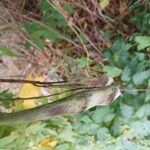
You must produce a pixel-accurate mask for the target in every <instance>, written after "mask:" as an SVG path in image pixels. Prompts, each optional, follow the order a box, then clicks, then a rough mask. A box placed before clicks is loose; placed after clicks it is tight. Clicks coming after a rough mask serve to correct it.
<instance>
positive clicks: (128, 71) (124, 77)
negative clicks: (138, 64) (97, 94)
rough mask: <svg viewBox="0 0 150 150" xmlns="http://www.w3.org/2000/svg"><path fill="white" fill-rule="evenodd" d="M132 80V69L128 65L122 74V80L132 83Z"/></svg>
mask: <svg viewBox="0 0 150 150" xmlns="http://www.w3.org/2000/svg"><path fill="white" fill-rule="evenodd" d="M130 79H131V69H130V67H129V66H128V65H126V66H125V68H124V69H123V72H122V76H121V80H122V81H130Z"/></svg>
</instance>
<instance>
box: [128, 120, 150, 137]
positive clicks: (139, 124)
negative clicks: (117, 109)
mask: <svg viewBox="0 0 150 150" xmlns="http://www.w3.org/2000/svg"><path fill="white" fill-rule="evenodd" d="M131 128H132V129H133V130H134V135H135V136H136V137H137V138H140V137H146V136H149V135H150V121H148V120H144V121H135V122H133V123H132V124H131Z"/></svg>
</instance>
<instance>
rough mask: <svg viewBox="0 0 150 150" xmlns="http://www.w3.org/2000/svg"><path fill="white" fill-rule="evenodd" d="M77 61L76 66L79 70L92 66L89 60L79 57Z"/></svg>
mask: <svg viewBox="0 0 150 150" xmlns="http://www.w3.org/2000/svg"><path fill="white" fill-rule="evenodd" d="M77 61H78V66H79V67H80V68H84V67H87V66H88V65H90V64H92V62H93V61H92V60H91V59H90V58H87V57H81V58H80V59H78V60H77Z"/></svg>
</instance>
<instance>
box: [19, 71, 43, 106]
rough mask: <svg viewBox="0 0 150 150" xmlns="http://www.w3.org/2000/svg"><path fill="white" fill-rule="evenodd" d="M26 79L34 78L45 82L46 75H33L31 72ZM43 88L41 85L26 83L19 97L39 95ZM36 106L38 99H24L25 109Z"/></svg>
mask: <svg viewBox="0 0 150 150" xmlns="http://www.w3.org/2000/svg"><path fill="white" fill-rule="evenodd" d="M26 80H34V81H41V82H43V81H44V80H45V78H44V76H38V75H37V76H33V75H32V74H31V73H30V74H29V75H28V76H27V78H26ZM40 90H41V87H37V86H34V85H32V84H30V83H24V84H23V86H22V88H21V90H20V92H19V95H18V96H19V97H22V98H28V97H36V96H39V92H40ZM35 106H36V99H32V100H24V101H23V107H24V109H29V108H33V107H35Z"/></svg>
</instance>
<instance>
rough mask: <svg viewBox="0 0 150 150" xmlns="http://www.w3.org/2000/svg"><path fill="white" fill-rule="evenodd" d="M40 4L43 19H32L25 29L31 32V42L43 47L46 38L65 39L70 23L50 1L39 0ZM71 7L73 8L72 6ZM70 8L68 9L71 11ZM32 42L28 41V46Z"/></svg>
mask: <svg viewBox="0 0 150 150" xmlns="http://www.w3.org/2000/svg"><path fill="white" fill-rule="evenodd" d="M38 6H39V8H40V9H41V11H42V18H41V20H42V21H41V22H38V21H34V20H32V22H31V23H27V24H26V25H25V29H26V30H27V32H28V33H29V38H30V40H31V42H32V43H33V44H35V45H36V46H37V47H38V48H40V49H43V48H44V47H45V45H44V40H45V39H50V40H51V41H52V42H53V43H57V42H59V41H60V40H61V39H65V38H66V36H65V34H64V33H63V32H64V31H65V30H66V29H67V25H68V24H67V22H66V20H65V18H64V17H63V15H62V14H60V13H59V12H58V11H57V10H56V9H55V8H54V7H53V6H52V5H51V4H50V3H49V2H48V1H46V0H44V1H43V0H39V2H38ZM68 7H69V6H68ZM69 8H70V9H73V8H71V6H70V7H69ZM69 8H68V9H67V10H68V11H71V10H70V9H69ZM62 31H63V32H62ZM30 44H31V43H27V46H29V45H30Z"/></svg>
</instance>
